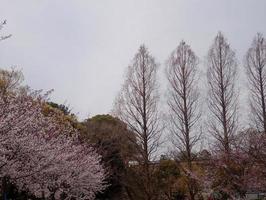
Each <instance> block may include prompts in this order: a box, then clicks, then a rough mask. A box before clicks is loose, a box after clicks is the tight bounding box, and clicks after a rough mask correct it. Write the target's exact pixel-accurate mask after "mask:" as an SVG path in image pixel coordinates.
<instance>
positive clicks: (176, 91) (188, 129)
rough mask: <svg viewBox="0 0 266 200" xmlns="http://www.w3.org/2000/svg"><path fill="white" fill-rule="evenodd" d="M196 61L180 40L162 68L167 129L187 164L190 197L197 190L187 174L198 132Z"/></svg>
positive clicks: (198, 137)
mask: <svg viewBox="0 0 266 200" xmlns="http://www.w3.org/2000/svg"><path fill="white" fill-rule="evenodd" d="M197 63H198V59H197V57H196V55H195V53H194V52H193V51H192V50H191V48H190V46H189V45H187V44H186V43H185V42H184V41H181V43H180V44H179V46H178V47H177V48H176V49H175V50H174V51H173V52H172V54H171V56H170V58H169V59H168V61H167V68H166V75H167V79H168V82H169V87H168V94H169V97H168V105H169V108H170V123H171V126H170V132H171V133H172V134H173V140H174V143H175V147H176V148H178V150H179V152H180V153H181V154H182V158H185V162H186V163H187V166H184V169H183V170H184V172H185V174H186V175H187V178H188V181H187V188H188V191H189V196H190V199H191V200H194V199H195V195H196V193H197V187H196V184H195V180H193V178H192V177H191V174H192V173H193V166H192V161H193V160H194V156H193V153H192V151H193V148H194V147H195V145H196V143H197V142H198V141H199V139H200V135H201V134H200V132H198V130H195V128H196V125H197V122H198V120H199V118H200V112H199V109H198V107H199V105H198V99H199V92H198V88H197V85H196V84H197V82H196V67H197ZM176 142H177V143H176Z"/></svg>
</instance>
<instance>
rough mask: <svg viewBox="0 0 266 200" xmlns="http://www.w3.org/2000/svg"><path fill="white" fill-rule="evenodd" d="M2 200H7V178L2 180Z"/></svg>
mask: <svg viewBox="0 0 266 200" xmlns="http://www.w3.org/2000/svg"><path fill="white" fill-rule="evenodd" d="M2 200H7V178H6V177H5V176H4V177H3V179H2Z"/></svg>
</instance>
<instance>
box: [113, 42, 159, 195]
mask: <svg viewBox="0 0 266 200" xmlns="http://www.w3.org/2000/svg"><path fill="white" fill-rule="evenodd" d="M157 68H158V65H157V64H156V62H155V60H154V58H153V57H152V56H151V55H150V53H149V52H148V49H147V48H146V47H145V46H144V45H142V46H140V48H139V51H138V52H137V54H136V55H135V57H134V59H133V62H132V64H131V65H130V66H129V67H128V70H127V74H126V80H125V83H124V85H123V88H122V90H121V92H120V94H119V95H118V97H117V99H116V102H115V108H114V113H115V115H116V116H117V117H119V118H120V119H121V120H122V121H124V122H126V123H127V125H128V127H129V129H130V130H132V131H133V132H134V134H135V135H136V138H137V142H135V146H136V148H137V150H138V153H139V154H138V155H140V156H139V157H138V158H136V159H137V161H138V163H139V165H140V166H142V167H143V168H142V172H143V173H144V174H143V176H144V177H143V178H144V182H143V184H144V190H145V199H147V200H151V199H153V196H154V191H153V189H152V180H151V162H150V161H151V160H152V157H153V155H154V153H155V152H156V150H157V148H158V146H159V138H160V135H161V127H160V123H159V112H158V100H159V96H158V83H157V77H156V74H157ZM132 142H134V141H132ZM140 178H142V177H140Z"/></svg>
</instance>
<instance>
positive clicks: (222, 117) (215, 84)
mask: <svg viewBox="0 0 266 200" xmlns="http://www.w3.org/2000/svg"><path fill="white" fill-rule="evenodd" d="M207 62H208V70H207V81H208V85H209V95H208V106H209V109H210V111H211V114H212V115H211V119H210V120H209V122H210V132H211V133H212V135H213V136H214V137H215V139H216V140H217V142H218V143H217V144H218V147H219V148H220V150H222V151H224V152H225V153H226V154H229V153H230V149H231V146H232V144H233V141H234V139H235V134H236V129H237V119H238V118H237V99H238V98H237V94H236V92H235V78H236V73H237V61H236V57H235V52H234V51H233V50H232V49H231V48H230V45H229V43H228V42H227V40H226V38H225V37H224V36H223V35H222V33H221V32H219V33H218V35H217V36H216V37H215V39H214V43H213V44H212V46H211V47H210V50H209V53H208V57H207Z"/></svg>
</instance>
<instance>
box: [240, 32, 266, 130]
mask: <svg viewBox="0 0 266 200" xmlns="http://www.w3.org/2000/svg"><path fill="white" fill-rule="evenodd" d="M245 67H246V70H247V71H246V72H247V76H248V80H249V87H250V108H251V114H252V121H253V124H254V126H255V127H256V128H257V129H258V130H259V131H263V132H264V133H266V101H265V99H266V41H265V38H264V37H263V35H262V34H260V33H258V34H257V35H256V37H255V38H254V40H253V42H252V45H251V47H250V48H249V49H248V51H247V53H246V57H245Z"/></svg>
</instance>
